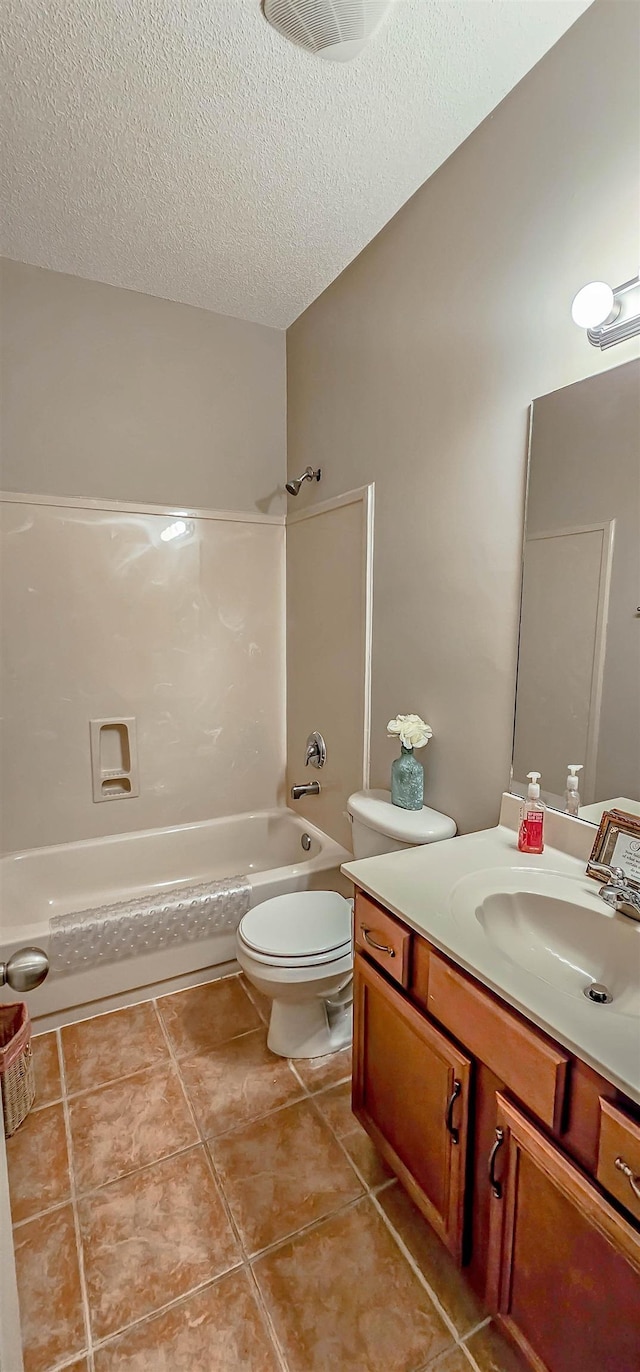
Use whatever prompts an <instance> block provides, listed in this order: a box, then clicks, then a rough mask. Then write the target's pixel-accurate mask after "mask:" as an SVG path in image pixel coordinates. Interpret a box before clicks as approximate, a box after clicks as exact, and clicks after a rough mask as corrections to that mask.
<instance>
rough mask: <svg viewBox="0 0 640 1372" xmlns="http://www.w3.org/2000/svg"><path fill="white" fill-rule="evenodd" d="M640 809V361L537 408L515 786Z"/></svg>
mask: <svg viewBox="0 0 640 1372" xmlns="http://www.w3.org/2000/svg"><path fill="white" fill-rule="evenodd" d="M570 763H573V764H579V765H580V766H581V767H582V770H581V771H580V772H579V774H578V775H579V778H580V787H579V790H580V800H581V808H580V811H579V813H580V816H581V817H582V818H584V819H588V820H592V821H593V822H594V823H597V822H598V821H599V818H600V815H601V813H602V811H603V809H610V808H612V807H613V806H614V805H615V806H616V807H617V808H619V809H625V808H626V809H627V810H630V811H631V812H633V813H638V814H640V361H637V362H636V361H634V362H628V363H626V364H625V365H624V366H621V367H615V368H614V369H613V370H612V371H608V372H602V373H600V375H598V376H593V377H590V378H589V379H588V380H586V381H579V382H577V383H576V384H575V385H573V386H566V387H564V389H562V390H560V391H554V392H553V394H551V395H545V396H542V397H541V398H540V399H539V400H535V401H534V403H533V405H532V410H531V427H530V442H529V474H528V485H527V503H526V516H525V536H524V554H523V576H522V600H521V607H520V642H519V653H518V678H517V688H516V708H515V725H514V743H513V766H512V785H511V790H512V791H514V792H516V793H517V794H519V795H522V794H524V791H525V788H526V777H527V773H528V772H530V771H532V770H533V769H534V768H535V770H536V771H539V772H541V774H542V781H541V785H542V793H543V796H544V797H545V799H546V800H547V803H548V804H550V805H552V806H553V807H554V808H557V809H564V793H565V784H566V777H567V770H568V766H569V764H570Z"/></svg>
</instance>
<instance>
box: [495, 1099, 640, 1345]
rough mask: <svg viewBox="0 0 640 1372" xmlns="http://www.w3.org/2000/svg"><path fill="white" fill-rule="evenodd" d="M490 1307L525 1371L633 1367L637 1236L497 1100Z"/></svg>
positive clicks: (639, 1328) (638, 1299)
mask: <svg viewBox="0 0 640 1372" xmlns="http://www.w3.org/2000/svg"><path fill="white" fill-rule="evenodd" d="M491 1173H492V1194H491V1223H490V1238H489V1261H488V1269H487V1289H486V1296H487V1303H488V1305H489V1308H490V1309H491V1310H492V1311H493V1312H494V1313H495V1314H496V1316H497V1318H498V1322H499V1323H500V1324H501V1325H502V1327H503V1329H505V1331H506V1332H507V1333H508V1334H510V1335H511V1337H512V1338H513V1339H514V1341H515V1342H516V1343H517V1344H518V1345H519V1346H520V1348H521V1350H522V1352H523V1353H524V1354H525V1356H526V1357H527V1358H528V1360H529V1362H530V1363H531V1365H532V1367H534V1368H536V1369H540V1372H544V1370H546V1369H547V1368H549V1369H552V1372H576V1369H580V1372H623V1369H624V1372H635V1369H637V1368H638V1366H640V1234H639V1233H638V1231H637V1230H636V1229H635V1228H634V1227H633V1226H632V1224H631V1223H630V1222H629V1221H628V1220H626V1219H625V1218H623V1216H622V1215H620V1214H619V1213H618V1211H617V1210H615V1209H614V1207H613V1206H612V1205H610V1204H609V1203H608V1202H607V1201H606V1200H605V1199H604V1197H603V1196H602V1195H601V1194H600V1193H599V1192H598V1191H597V1189H596V1188H595V1187H594V1186H593V1185H592V1183H591V1182H589V1181H588V1180H587V1178H586V1177H585V1176H584V1175H583V1173H582V1172H581V1171H579V1169H578V1168H577V1167H575V1166H574V1164H573V1163H572V1162H570V1161H569V1159H568V1158H566V1157H565V1156H564V1155H563V1154H562V1152H561V1151H560V1149H559V1148H557V1147H556V1146H555V1145H554V1144H553V1143H551V1142H550V1141H549V1139H547V1138H545V1136H544V1134H543V1133H542V1132H541V1131H540V1130H539V1129H537V1128H536V1127H535V1126H534V1125H533V1124H532V1123H531V1121H530V1120H528V1119H527V1118H526V1117H525V1115H523V1114H522V1112H521V1111H520V1110H518V1109H517V1108H516V1107H515V1106H513V1105H512V1104H511V1103H510V1102H509V1101H508V1100H507V1099H505V1097H503V1096H502V1095H500V1094H498V1098H497V1124H496V1137H495V1143H494V1148H493V1154H492V1161H491Z"/></svg>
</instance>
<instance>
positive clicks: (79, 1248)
mask: <svg viewBox="0 0 640 1372" xmlns="http://www.w3.org/2000/svg"><path fill="white" fill-rule="evenodd" d="M59 1035H60V1030H59V1029H56V1036H57V1037H58V1053H59V1057H60V1080H61V1082H62V1092H63V1099H62V1109H63V1112H64V1127H65V1135H66V1140H67V1159H68V1166H69V1182H70V1187H71V1207H72V1214H73V1226H74V1231H75V1236H76V1255H77V1259H78V1273H79V1277H80V1295H81V1300H82V1318H83V1320H84V1328H85V1336H86V1346H87V1350H88V1352H89V1353H91V1351H92V1343H91V1334H92V1330H91V1315H90V1311H89V1295H88V1290H87V1280H86V1274H85V1270H84V1246H83V1243H82V1234H81V1230H80V1219H79V1215H78V1197H77V1191H76V1174H75V1164H74V1158H73V1139H72V1136H71V1120H70V1116H69V1101H68V1098H67V1091H66V1086H67V1073H66V1064H65V1061H64V1055H63V1053H62V1041H61V1038H60V1037H59Z"/></svg>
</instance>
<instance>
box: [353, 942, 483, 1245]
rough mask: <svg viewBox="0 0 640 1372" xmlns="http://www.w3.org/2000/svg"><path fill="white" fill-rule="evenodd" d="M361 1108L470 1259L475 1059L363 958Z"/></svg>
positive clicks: (426, 1209)
mask: <svg viewBox="0 0 640 1372" xmlns="http://www.w3.org/2000/svg"><path fill="white" fill-rule="evenodd" d="M355 997H356V998H355V1003H354V1018H355V1023H356V1025H357V1033H356V1035H355V1063H354V1072H353V1082H354V1090H353V1109H354V1111H355V1113H356V1115H357V1116H358V1119H359V1120H361V1122H362V1124H363V1125H364V1126H365V1128H366V1129H367V1130H368V1132H369V1134H370V1135H371V1137H372V1138H373V1140H374V1142H375V1143H376V1144H377V1145H378V1148H379V1149H380V1151H381V1152H382V1153H383V1154H384V1156H385V1157H386V1158H387V1161H388V1162H389V1163H390V1165H391V1166H392V1167H393V1169H394V1171H395V1172H396V1173H397V1175H398V1176H399V1177H400V1180H401V1181H402V1182H404V1185H405V1186H406V1188H407V1190H408V1192H409V1194H410V1195H411V1196H412V1198H413V1200H414V1201H415V1203H416V1205H418V1207H419V1208H420V1210H422V1212H423V1214H424V1215H425V1216H426V1218H427V1219H428V1220H429V1221H430V1223H431V1224H432V1225H433V1228H434V1229H435V1230H436V1233H437V1234H439V1236H440V1238H441V1239H442V1240H443V1242H444V1243H446V1245H447V1248H449V1249H450V1250H451V1252H452V1253H453V1255H454V1257H456V1258H457V1259H458V1260H459V1261H460V1259H461V1257H462V1247H463V1226H464V1213H465V1206H464V1201H465V1179H466V1172H467V1151H468V1118H469V1084H470V1075H471V1062H470V1059H469V1058H468V1057H467V1056H466V1055H465V1054H464V1053H461V1052H460V1050H459V1049H458V1048H456V1047H455V1045H454V1044H453V1043H451V1041H450V1040H449V1039H448V1038H446V1037H445V1035H444V1034H442V1033H440V1031H439V1030H438V1029H436V1027H435V1025H433V1024H430V1023H429V1021H428V1020H427V1019H426V1018H425V1016H424V1015H421V1014H420V1012H419V1010H417V1009H416V1008H415V1007H414V1006H413V1005H411V1004H410V1002H409V1001H408V1000H405V999H404V998H402V997H401V996H399V995H398V994H397V993H396V991H395V990H394V988H393V987H392V986H390V985H389V984H388V982H386V981H385V979H384V977H383V976H382V975H381V974H380V972H378V971H376V969H375V968H374V967H371V966H370V965H369V964H368V963H367V962H366V960H365V959H364V958H363V957H362V955H361V954H360V953H356V971H355Z"/></svg>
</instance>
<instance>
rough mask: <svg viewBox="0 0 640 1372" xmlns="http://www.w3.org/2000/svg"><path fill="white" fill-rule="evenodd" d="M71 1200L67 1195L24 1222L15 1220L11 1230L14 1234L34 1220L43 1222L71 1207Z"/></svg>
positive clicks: (28, 1216)
mask: <svg viewBox="0 0 640 1372" xmlns="http://www.w3.org/2000/svg"><path fill="white" fill-rule="evenodd" d="M67 1152H68V1145H67ZM71 1199H72V1198H71V1194H69V1195H68V1196H67V1197H66V1198H65V1200H61V1201H56V1202H55V1205H49V1206H47V1208H46V1209H45V1210H36V1211H35V1213H34V1214H33V1215H27V1218H26V1219H24V1220H15V1221H14V1222H13V1223H12V1225H11V1228H12V1230H13V1231H14V1232H15V1231H16V1230H18V1229H24V1228H25V1225H27V1224H33V1221H34V1220H43V1219H45V1217H48V1216H49V1215H55V1214H56V1212H57V1211H58V1210H64V1209H65V1206H67V1205H71Z"/></svg>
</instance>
